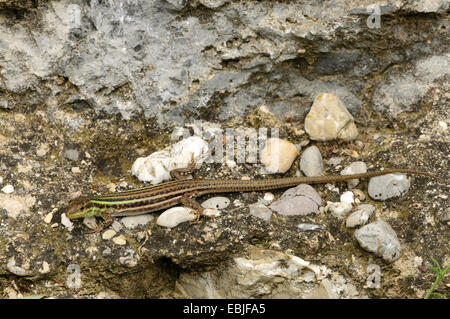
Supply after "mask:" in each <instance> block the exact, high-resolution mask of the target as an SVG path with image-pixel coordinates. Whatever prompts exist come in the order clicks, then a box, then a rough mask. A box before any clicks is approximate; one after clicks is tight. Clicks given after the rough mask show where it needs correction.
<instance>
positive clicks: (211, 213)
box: [203, 208, 222, 217]
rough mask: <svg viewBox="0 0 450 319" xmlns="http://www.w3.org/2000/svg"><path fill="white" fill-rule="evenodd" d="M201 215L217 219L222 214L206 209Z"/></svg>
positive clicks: (215, 210)
mask: <svg viewBox="0 0 450 319" xmlns="http://www.w3.org/2000/svg"><path fill="white" fill-rule="evenodd" d="M203 215H205V216H208V217H219V216H220V215H222V212H221V211H220V210H218V209H215V208H206V209H205V210H204V211H203Z"/></svg>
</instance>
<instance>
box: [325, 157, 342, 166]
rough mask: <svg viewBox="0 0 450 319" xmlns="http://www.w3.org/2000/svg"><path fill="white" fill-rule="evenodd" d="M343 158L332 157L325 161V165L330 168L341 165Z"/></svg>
mask: <svg viewBox="0 0 450 319" xmlns="http://www.w3.org/2000/svg"><path fill="white" fill-rule="evenodd" d="M344 159H345V157H332V158H330V159H328V160H327V164H328V165H330V166H337V165H339V164H341V163H342V161H343V160H344Z"/></svg>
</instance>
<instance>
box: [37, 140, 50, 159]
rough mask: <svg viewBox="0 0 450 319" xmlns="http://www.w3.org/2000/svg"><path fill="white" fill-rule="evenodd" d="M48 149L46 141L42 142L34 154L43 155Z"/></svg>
mask: <svg viewBox="0 0 450 319" xmlns="http://www.w3.org/2000/svg"><path fill="white" fill-rule="evenodd" d="M49 149H50V146H49V145H48V144H47V143H42V144H40V145H39V147H38V148H37V149H36V155H37V156H39V157H43V156H45V155H46V154H47V153H48V151H49Z"/></svg>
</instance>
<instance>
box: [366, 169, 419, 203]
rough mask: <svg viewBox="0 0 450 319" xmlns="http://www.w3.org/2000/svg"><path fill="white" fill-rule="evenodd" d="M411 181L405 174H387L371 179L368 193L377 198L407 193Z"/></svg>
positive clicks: (381, 198)
mask: <svg viewBox="0 0 450 319" xmlns="http://www.w3.org/2000/svg"><path fill="white" fill-rule="evenodd" d="M409 186H410V183H409V180H408V178H407V177H406V175H405V174H387V175H381V176H376V177H373V178H371V179H370V181H369V187H368V193H369V196H370V197H371V198H373V199H375V200H386V199H388V198H391V197H398V196H401V195H403V194H404V193H406V192H407V191H408V189H409Z"/></svg>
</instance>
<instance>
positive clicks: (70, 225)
mask: <svg viewBox="0 0 450 319" xmlns="http://www.w3.org/2000/svg"><path fill="white" fill-rule="evenodd" d="M61 224H62V225H63V226H64V227H66V228H67V230H68V231H72V229H73V223H72V221H71V220H70V219H69V218H67V216H66V214H61Z"/></svg>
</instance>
